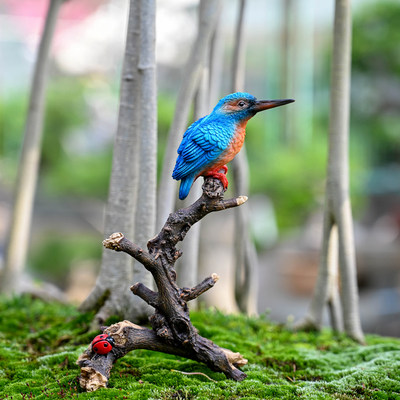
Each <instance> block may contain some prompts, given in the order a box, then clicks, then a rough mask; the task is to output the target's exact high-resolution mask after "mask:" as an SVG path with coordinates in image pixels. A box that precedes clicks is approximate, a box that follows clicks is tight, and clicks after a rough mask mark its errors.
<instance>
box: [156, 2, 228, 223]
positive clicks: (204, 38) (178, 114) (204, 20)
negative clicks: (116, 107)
mask: <svg viewBox="0 0 400 400" xmlns="http://www.w3.org/2000/svg"><path fill="white" fill-rule="evenodd" d="M221 6H222V1H221V0H201V1H200V7H199V13H200V15H199V18H200V23H199V30H198V33H197V38H196V41H195V43H194V44H193V46H192V51H191V53H190V56H189V59H188V61H187V63H186V66H185V69H184V71H183V74H182V83H181V86H180V88H179V92H178V99H177V102H176V106H175V114H174V118H173V121H172V124H171V127H170V130H169V134H168V143H167V148H166V151H165V156H164V162H163V168H162V173H161V181H160V189H159V193H158V207H157V230H159V229H161V227H162V226H163V224H164V222H165V221H166V219H167V217H168V215H169V213H170V212H172V210H173V208H174V205H175V199H176V189H177V183H176V182H175V181H174V180H173V179H172V178H171V175H172V170H173V168H174V164H175V161H176V157H177V149H178V146H179V143H180V140H181V139H182V135H183V133H184V132H185V129H186V128H187V121H188V116H189V111H190V106H191V104H192V102H193V99H194V95H195V93H196V90H197V88H198V86H199V82H200V79H201V74H202V71H203V66H204V65H205V62H206V56H207V50H208V49H209V45H210V41H211V38H212V34H213V32H214V31H215V26H216V23H217V20H218V16H219V13H220V9H221Z"/></svg>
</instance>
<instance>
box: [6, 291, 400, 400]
mask: <svg viewBox="0 0 400 400" xmlns="http://www.w3.org/2000/svg"><path fill="white" fill-rule="evenodd" d="M92 317H93V315H91V314H80V313H79V312H78V311H77V310H76V308H74V307H72V306H65V305H61V304H57V303H52V304H48V303H44V302H42V301H40V300H35V299H31V298H30V297H28V296H22V297H15V298H13V299H11V300H10V299H8V300H7V299H1V298H0V399H31V398H32V399H72V398H78V399H93V400H94V399H178V400H179V399H190V400H192V399H193V400H194V399H204V400H205V399H207V400H208V399H295V398H303V399H341V400H347V399H399V400H400V340H398V339H393V338H384V337H378V336H371V335H369V336H367V345H366V346H359V345H357V344H355V343H354V342H352V341H351V340H349V339H347V338H346V337H345V336H342V335H337V334H335V333H333V332H332V331H330V330H324V331H322V332H320V333H305V332H291V331H289V330H287V329H285V328H284V327H282V326H279V325H276V324H274V323H272V322H270V321H269V320H268V319H267V318H248V317H246V316H243V315H235V316H226V315H224V314H222V313H219V312H214V311H203V312H193V313H192V314H191V317H192V321H193V323H194V325H195V326H196V327H197V328H198V329H199V331H200V334H201V335H203V336H205V337H207V338H210V339H212V340H213V341H215V343H217V344H218V345H219V346H222V347H226V348H229V349H231V350H234V351H239V352H241V353H242V354H243V355H244V356H245V357H246V358H247V359H248V360H249V364H248V365H247V366H246V367H244V368H243V370H244V371H245V372H246V374H247V375H248V378H247V379H246V380H245V381H243V382H239V383H238V382H233V381H229V380H227V379H226V378H225V376H224V375H223V374H220V373H215V372H212V371H210V370H209V369H208V368H207V367H205V366H203V365H201V364H198V363H196V362H194V361H188V360H185V359H181V358H178V357H175V356H170V355H166V354H161V353H155V352H151V351H145V350H139V351H134V352H132V353H130V354H129V355H127V356H126V357H124V358H122V359H120V360H119V361H118V362H117V363H116V365H115V366H114V368H113V370H112V373H111V378H110V381H109V387H108V388H107V389H102V390H99V391H97V392H94V393H85V392H82V391H81V389H80V388H79V384H78V376H79V368H78V366H77V365H76V364H75V362H76V359H77V358H78V356H79V354H80V353H81V352H82V351H83V350H84V349H85V348H86V347H87V346H88V344H89V343H90V341H91V339H92V338H93V337H94V336H95V335H96V334H97V333H98V332H88V327H89V322H90V320H91V318H92ZM113 322H114V321H113ZM178 371H182V372H202V373H203V374H206V375H207V376H208V377H209V378H211V379H212V380H209V379H207V377H205V376H203V375H184V374H182V373H180V372H178Z"/></svg>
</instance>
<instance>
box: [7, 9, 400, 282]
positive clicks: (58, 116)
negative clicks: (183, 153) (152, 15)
mask: <svg viewBox="0 0 400 400" xmlns="http://www.w3.org/2000/svg"><path fill="white" fill-rule="evenodd" d="M359 10H360V11H359V12H358V13H357V14H355V15H354V22H353V76H352V117H351V137H350V141H351V143H350V173H351V179H350V182H351V192H352V201H353V208H354V211H355V214H356V216H357V215H360V212H361V211H362V208H361V206H362V204H363V199H365V187H364V186H365V185H364V178H365V171H367V170H368V169H370V168H376V167H379V166H381V165H384V164H390V163H396V162H397V163H398V162H399V160H400V113H399V112H398V110H399V109H400V46H399V42H400V30H399V29H398V21H399V20H400V3H399V2H398V1H380V2H371V3H367V4H366V5H365V6H363V7H360V9H359ZM325 47H326V49H327V50H326V53H325V55H324V57H322V59H323V60H324V61H323V62H322V63H321V62H320V60H319V61H318V65H321V66H322V67H321V68H317V70H316V74H317V75H316V77H315V79H316V81H315V82H316V92H315V105H314V111H315V114H314V120H313V121H312V127H311V126H310V127H306V128H307V129H308V128H309V129H308V131H307V132H303V131H302V129H306V128H304V127H302V128H301V129H298V132H297V134H298V135H299V136H301V135H304V137H308V138H309V137H310V135H311V139H310V140H306V141H304V140H299V143H302V144H301V145H297V146H289V145H286V144H285V143H283V141H282V140H280V139H279V133H280V128H279V125H277V124H275V126H272V124H271V125H265V122H264V121H268V124H270V122H271V121H272V122H274V121H275V122H277V121H278V120H279V118H278V116H279V115H282V114H279V113H280V112H282V111H274V113H275V114H272V112H271V114H269V115H267V116H265V118H264V117H260V116H257V117H256V118H254V119H253V120H252V121H251V122H250V123H249V125H248V134H247V137H246V146H247V152H248V159H249V162H250V174H251V177H250V191H251V193H264V194H266V195H268V196H269V197H270V198H271V199H272V201H273V203H274V205H275V211H276V214H277V222H278V227H279V229H280V231H281V233H285V232H287V231H289V230H291V229H293V228H295V227H298V226H300V225H301V224H302V223H303V222H304V221H305V219H306V218H307V216H308V215H309V214H310V213H312V212H314V211H315V210H316V209H318V208H319V207H321V205H322V200H323V194H324V183H325V173H326V158H327V134H328V125H329V115H328V113H329V68H330V63H329V61H330V49H331V43H330V42H328V43H326V45H325ZM90 79H92V78H87V77H86V78H82V79H77V78H76V77H63V78H61V77H56V78H53V79H52V80H50V82H49V86H48V91H47V106H46V120H45V125H44V137H43V154H42V159H41V175H40V180H39V190H40V192H41V195H43V196H46V195H47V196H48V195H51V196H53V198H54V197H56V198H59V199H62V198H63V197H64V196H81V197H85V198H87V199H90V198H99V199H101V200H105V199H106V197H107V193H108V185H109V177H110V170H111V162H112V145H113V137H114V131H115V129H116V127H115V126H114V127H110V129H112V130H113V131H112V132H109V133H108V134H107V135H108V136H107V135H106V137H104V133H103V137H100V136H101V134H100V133H99V132H97V130H96V126H93V125H92V122H93V120H94V119H95V118H93V117H94V111H93V104H91V102H93V99H96V101H98V100H99V99H101V98H102V96H113V101H114V103H115V104H113V105H112V107H115V109H114V111H113V112H114V113H115V115H116V113H117V99H118V94H117V92H118V86H117V85H115V87H114V86H113V87H112V88H111V90H110V88H109V87H108V86H106V84H104V82H103V83H100V84H97V86H96V84H93V82H92V81H90ZM105 92H107V93H108V94H105ZM110 92H111V94H110ZM295 105H296V103H295ZM295 105H294V106H295ZM174 107H175V98H174V97H173V95H171V94H166V93H160V94H159V99H158V130H159V137H158V139H159V152H158V171H159V172H160V170H161V167H162V160H163V156H164V151H165V146H166V143H167V135H168V131H169V127H170V124H171V121H172V118H173V114H174ZM26 108H27V96H26V93H16V94H14V95H12V96H11V97H7V98H5V97H1V98H0V179H1V181H2V184H5V185H8V186H9V187H10V188H11V187H12V186H13V183H14V181H15V177H16V171H17V164H18V156H19V152H20V147H21V140H22V134H23V130H24V121H25V114H26ZM103 109H104V108H103ZM115 122H116V119H115ZM107 129H108V128H107ZM310 132H312V133H311V134H310ZM277 135H278V136H277ZM74 138H75V139H76V138H79V140H78V141H75V142H74V140H75V139H74ZM82 142H83V143H85V146H86V150H85V151H82V150H81V149H79V148H77V146H78V144H79V143H82ZM71 143H72V144H71ZM74 146H76V147H75V148H74ZM363 171H364V173H363ZM159 176H160V174H159ZM51 236H53V235H51ZM61 240H64V238H63V239H60V242H59V243H56V241H55V239H54V237H51V238H50V240H49V241H48V242H47V243H46V244H43V247H42V248H40V249H37V250H35V251H34V252H33V253H32V258H31V264H32V265H33V267H34V268H35V269H36V268H38V271H40V269H43V274H45V275H46V276H51V273H52V272H51V271H53V270H54V276H59V277H61V276H62V275H63V273H62V272H60V271H61V270H62V269H63V268H67V267H68V265H69V263H70V262H71V261H72V260H71V258H70V257H69V255H68V254H69V252H70V251H72V249H74V250H73V252H74V253H75V254H81V251H83V250H78V249H79V243H76V244H72V243H68V241H67V242H66V243H65V249H62V245H61ZM81 247H83V246H81ZM89 248H90V251H89V252H88V254H85V255H84V254H81V255H82V257H87V256H93V257H96V258H98V257H99V256H100V254H99V251H94V250H93V249H92V248H91V245H89ZM40 252H43V254H52V257H53V261H49V260H46V259H45V255H43V258H42V256H39V253H40ZM66 260H67V261H66ZM44 271H46V272H44ZM41 273H42V272H40V274H41Z"/></svg>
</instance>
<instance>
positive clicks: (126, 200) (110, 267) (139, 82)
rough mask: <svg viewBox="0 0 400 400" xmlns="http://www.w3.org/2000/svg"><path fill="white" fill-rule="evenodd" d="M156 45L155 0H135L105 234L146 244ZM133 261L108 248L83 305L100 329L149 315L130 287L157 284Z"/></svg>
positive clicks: (151, 202)
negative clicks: (113, 320) (112, 318)
mask: <svg viewBox="0 0 400 400" xmlns="http://www.w3.org/2000/svg"><path fill="white" fill-rule="evenodd" d="M154 41H155V2H154V1H145V0H142V1H140V0H131V1H130V10H129V19H128V29H127V40H126V47H125V56H124V63H123V70H122V79H121V89H120V106H119V116H118V127H117V133H116V138H115V144H114V155H113V164H112V171H111V180H110V189H109V197H108V203H107V206H106V216H105V229H104V231H105V232H104V236H105V237H108V236H109V235H110V234H112V233H113V232H117V231H120V232H124V233H125V232H126V235H128V234H129V235H132V237H134V238H135V242H137V243H140V244H141V245H143V244H145V242H146V241H147V240H148V239H149V238H151V237H152V236H153V234H154V223H155V185H156V183H155V173H156V172H155V168H156V160H155V154H156V146H157V139H156V112H157V106H156V84H155V57H154ZM139 186H143V187H140V188H139ZM127 215H128V216H131V218H127ZM135 227H136V230H135ZM131 260H132V258H131V257H129V256H127V255H125V254H123V255H121V256H120V257H115V256H114V255H113V253H112V252H110V251H108V250H103V257H102V264H101V270H100V274H99V276H98V279H97V282H96V286H95V288H94V289H93V291H92V292H91V294H90V295H89V297H88V298H87V299H86V300H85V301H84V302H83V303H82V305H81V309H82V310H91V309H99V308H100V309H99V311H98V312H97V314H96V317H95V321H94V325H95V324H101V323H103V322H104V321H105V320H106V319H107V318H108V317H109V316H111V315H118V316H120V317H122V318H125V319H129V320H135V319H136V320H137V319H139V318H141V317H143V316H144V314H145V313H146V312H147V310H148V308H147V305H145V303H144V302H142V301H141V300H140V299H138V298H137V297H135V296H132V293H131V292H130V290H129V288H130V286H131V285H132V284H133V283H134V279H135V280H140V281H141V282H146V285H149V286H150V287H152V281H151V280H150V278H149V276H148V273H147V271H143V268H137V270H136V269H135V270H134V268H133V264H132V261H131ZM144 274H145V275H144Z"/></svg>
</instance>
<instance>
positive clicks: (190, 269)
mask: <svg viewBox="0 0 400 400" xmlns="http://www.w3.org/2000/svg"><path fill="white" fill-rule="evenodd" d="M200 7H201V9H200V10H199V19H198V24H199V26H198V29H199V31H200V28H201V24H202V18H203V17H204V9H203V8H202V7H204V3H203V4H200ZM220 13H221V8H220V9H219V14H220ZM219 17H220V15H218V19H219ZM216 30H217V23H215V26H214V31H213V32H212V39H214V38H215V33H216ZM212 43H213V40H210V42H209V44H208V46H207V49H206V52H205V59H204V62H203V67H202V72H201V78H200V81H199V86H198V88H197V90H196V94H195V96H194V107H193V120H194V121H196V120H198V119H200V118H201V117H203V116H204V115H206V114H207V113H208V112H209V111H210V106H211V104H210V92H211V90H212V89H213V85H214V84H215V83H217V81H215V80H214V79H212V76H211V60H210V58H211V46H212ZM201 193H202V190H201V182H195V184H194V185H193V187H192V189H191V190H190V192H189V195H188V197H187V198H186V199H185V200H183V207H188V206H190V205H191V204H192V203H193V202H194V201H196V200H197V199H198V198H199V197H200V196H201ZM200 230H201V221H200V222H198V223H197V224H196V225H194V226H193V227H192V228H191V229H190V232H188V235H187V236H186V238H185V240H184V241H183V242H182V251H183V257H182V258H181V259H179V260H178V264H177V265H178V271H177V272H178V280H179V283H180V285H181V286H185V287H193V286H195V284H196V282H197V281H198V279H199V251H200ZM196 305H197V299H196V300H194V301H193V302H192V309H193V307H196Z"/></svg>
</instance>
